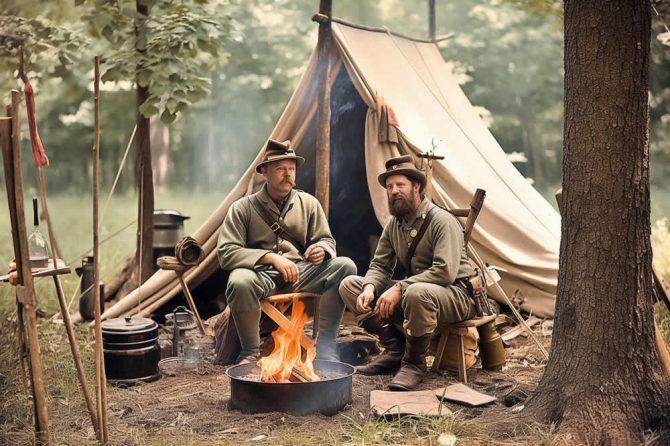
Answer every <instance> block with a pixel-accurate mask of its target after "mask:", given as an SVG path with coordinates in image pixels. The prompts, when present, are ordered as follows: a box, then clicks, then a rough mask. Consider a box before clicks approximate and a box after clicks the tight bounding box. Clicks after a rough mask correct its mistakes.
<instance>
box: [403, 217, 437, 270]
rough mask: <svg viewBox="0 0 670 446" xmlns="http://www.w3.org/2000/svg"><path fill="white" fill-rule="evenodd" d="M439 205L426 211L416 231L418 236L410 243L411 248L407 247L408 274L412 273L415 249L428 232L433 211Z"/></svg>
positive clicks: (406, 263)
mask: <svg viewBox="0 0 670 446" xmlns="http://www.w3.org/2000/svg"><path fill="white" fill-rule="evenodd" d="M436 208H437V206H433V207H432V208H430V209H429V210H428V212H426V217H425V218H424V219H423V223H421V227H420V228H419V230H418V232H417V233H416V237H414V239H413V240H412V243H411V244H410V245H409V248H408V249H407V255H406V256H405V265H407V275H408V276H409V275H412V274H413V273H412V257H414V251H416V247H417V246H418V245H419V242H420V241H421V239H422V238H423V235H424V234H425V233H426V231H427V230H428V225H429V224H430V221H431V220H432V219H433V213H434V212H435V209H436Z"/></svg>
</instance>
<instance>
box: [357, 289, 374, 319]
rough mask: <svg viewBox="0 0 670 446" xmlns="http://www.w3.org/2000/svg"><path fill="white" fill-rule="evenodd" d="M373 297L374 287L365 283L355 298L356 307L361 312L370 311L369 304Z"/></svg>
mask: <svg viewBox="0 0 670 446" xmlns="http://www.w3.org/2000/svg"><path fill="white" fill-rule="evenodd" d="M374 298H375V287H374V286H373V285H371V284H367V285H365V288H363V292H362V293H361V294H359V295H358V297H357V298H356V309H357V310H358V311H360V312H361V313H367V312H369V311H372V308H370V304H371V303H372V301H373V300H374Z"/></svg>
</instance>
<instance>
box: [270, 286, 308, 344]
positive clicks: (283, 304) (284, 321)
mask: <svg viewBox="0 0 670 446" xmlns="http://www.w3.org/2000/svg"><path fill="white" fill-rule="evenodd" d="M308 298H312V299H314V320H313V322H312V337H311V338H310V337H309V336H307V335H306V334H304V333H303V334H302V337H301V339H300V345H302V347H303V348H305V349H309V348H314V347H316V344H315V343H314V339H316V335H317V334H318V333H319V300H320V298H321V295H319V294H315V293H286V294H273V295H271V296H268V297H267V298H265V299H262V300H261V310H262V311H263V313H265V314H267V316H268V317H269V318H270V319H272V320H273V321H274V322H275V323H276V324H277V325H279V326H280V327H282V328H284V329H289V328H290V327H291V326H292V325H293V322H291V320H290V319H289V318H287V317H286V316H284V310H286V308H287V306H288V305H287V304H290V303H291V302H293V299H301V300H302V299H308ZM280 308H281V309H280Z"/></svg>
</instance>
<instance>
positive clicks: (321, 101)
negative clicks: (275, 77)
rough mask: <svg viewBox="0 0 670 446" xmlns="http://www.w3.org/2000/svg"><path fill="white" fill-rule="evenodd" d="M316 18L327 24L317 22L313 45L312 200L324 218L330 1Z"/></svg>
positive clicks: (327, 196)
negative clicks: (315, 94)
mask: <svg viewBox="0 0 670 446" xmlns="http://www.w3.org/2000/svg"><path fill="white" fill-rule="evenodd" d="M319 14H322V15H325V16H327V17H328V19H329V20H327V21H320V22H319V39H318V41H317V69H318V77H317V81H318V84H317V91H318V104H317V109H316V167H315V168H316V194H315V195H316V198H317V200H319V202H320V203H321V206H322V207H323V211H324V212H325V213H326V217H328V214H329V207H330V52H331V46H332V37H331V33H332V30H331V27H330V18H331V17H332V15H333V2H332V0H320V1H319Z"/></svg>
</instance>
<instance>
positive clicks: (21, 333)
mask: <svg viewBox="0 0 670 446" xmlns="http://www.w3.org/2000/svg"><path fill="white" fill-rule="evenodd" d="M12 114H13V113H12V107H11V106H7V117H5V118H3V119H2V120H1V121H0V142H1V143H2V156H3V160H4V162H3V163H2V165H3V169H4V172H5V186H6V190H7V204H8V205H9V214H10V220H11V221H12V222H13V221H14V219H15V216H14V214H15V213H16V202H15V200H14V194H13V193H12V191H13V190H14V171H13V161H12V156H13V155H12V118H11V116H12ZM18 251H19V247H18V240H15V241H14V252H18ZM17 265H18V263H17ZM25 333H26V331H25V324H24V321H23V302H21V301H20V300H19V299H18V295H17V296H16V339H17V343H18V356H19V363H20V364H21V381H22V383H23V387H24V388H25V389H26V390H28V381H27V380H26V377H27V375H28V370H27V366H26V358H27V350H28V349H27V348H26V337H25Z"/></svg>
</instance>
